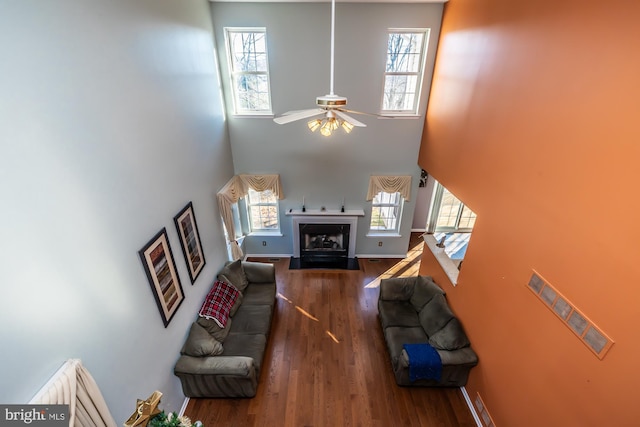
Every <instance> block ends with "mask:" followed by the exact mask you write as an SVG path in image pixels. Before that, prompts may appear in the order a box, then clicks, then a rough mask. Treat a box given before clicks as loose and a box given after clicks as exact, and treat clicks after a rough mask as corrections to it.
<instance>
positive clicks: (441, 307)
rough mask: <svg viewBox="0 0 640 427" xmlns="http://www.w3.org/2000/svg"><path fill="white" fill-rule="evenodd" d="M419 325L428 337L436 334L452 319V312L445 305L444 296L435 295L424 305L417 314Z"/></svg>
mask: <svg viewBox="0 0 640 427" xmlns="http://www.w3.org/2000/svg"><path fill="white" fill-rule="evenodd" d="M418 318H419V319H420V325H421V326H422V329H424V331H425V332H426V334H427V335H428V336H431V335H433V334H435V333H436V332H438V331H439V330H440V329H442V328H443V327H444V325H446V324H447V323H448V322H449V320H451V319H453V312H451V309H450V308H449V306H448V305H447V300H445V298H444V295H442V294H436V295H434V296H433V298H431V301H429V302H428V303H426V304H425V306H424V307H422V310H420V313H418Z"/></svg>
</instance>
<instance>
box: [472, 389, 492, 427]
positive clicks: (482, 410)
mask: <svg viewBox="0 0 640 427" xmlns="http://www.w3.org/2000/svg"><path fill="white" fill-rule="evenodd" d="M475 404H476V408H477V409H478V415H479V416H480V419H481V420H482V425H483V426H484V427H495V424H494V423H493V419H492V418H491V415H489V411H487V407H486V406H485V404H484V402H483V401H482V397H480V393H478V394H477V395H476V401H475Z"/></svg>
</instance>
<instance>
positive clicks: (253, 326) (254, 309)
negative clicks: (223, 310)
mask: <svg viewBox="0 0 640 427" xmlns="http://www.w3.org/2000/svg"><path fill="white" fill-rule="evenodd" d="M271 312H272V307H271V306H270V305H249V304H242V306H241V307H240V308H239V309H238V312H237V313H236V315H235V316H233V329H232V331H231V332H232V333H242V334H263V335H269V329H270V327H271ZM225 345H226V343H225Z"/></svg>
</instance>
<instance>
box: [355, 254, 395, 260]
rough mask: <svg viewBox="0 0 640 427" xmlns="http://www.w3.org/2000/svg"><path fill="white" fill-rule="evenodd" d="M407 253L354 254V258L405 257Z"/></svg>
mask: <svg viewBox="0 0 640 427" xmlns="http://www.w3.org/2000/svg"><path fill="white" fill-rule="evenodd" d="M406 257H407V254H406V253H404V254H397V255H393V254H391V255H388V254H387V255H380V254H356V258H365V259H366V258H406Z"/></svg>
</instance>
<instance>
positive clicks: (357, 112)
mask: <svg viewBox="0 0 640 427" xmlns="http://www.w3.org/2000/svg"><path fill="white" fill-rule="evenodd" d="M340 111H344V112H345V113H352V114H362V115H363V116H372V117H383V118H392V117H393V116H387V115H384V114H375V113H363V112H362V111H354V110H346V109H344V108H341V109H340Z"/></svg>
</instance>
